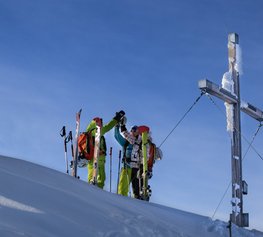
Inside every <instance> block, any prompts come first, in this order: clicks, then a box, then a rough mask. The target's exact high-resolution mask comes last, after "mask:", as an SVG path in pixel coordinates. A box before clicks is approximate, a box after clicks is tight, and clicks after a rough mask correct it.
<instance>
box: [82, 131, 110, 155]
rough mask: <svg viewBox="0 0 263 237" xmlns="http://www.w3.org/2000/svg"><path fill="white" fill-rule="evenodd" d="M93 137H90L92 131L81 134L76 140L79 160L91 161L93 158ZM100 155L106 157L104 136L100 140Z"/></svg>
mask: <svg viewBox="0 0 263 237" xmlns="http://www.w3.org/2000/svg"><path fill="white" fill-rule="evenodd" d="M94 146H95V137H94V136H92V130H91V131H89V132H83V133H81V134H80V135H79V139H78V151H79V158H81V159H86V160H92V159H93V157H94ZM99 149H100V155H106V151H107V147H106V141H105V138H104V136H101V138H100V147H99Z"/></svg>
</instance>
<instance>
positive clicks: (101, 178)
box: [87, 155, 106, 189]
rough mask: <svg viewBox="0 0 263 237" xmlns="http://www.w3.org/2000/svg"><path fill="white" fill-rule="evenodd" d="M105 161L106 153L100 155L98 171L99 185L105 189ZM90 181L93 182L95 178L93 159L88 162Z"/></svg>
mask: <svg viewBox="0 0 263 237" xmlns="http://www.w3.org/2000/svg"><path fill="white" fill-rule="evenodd" d="M105 162H106V157H105V155H102V156H99V157H98V173H97V185H98V187H99V188H101V189H103V187H104V183H105V179H106V174H105ZM87 167H88V183H92V178H93V159H92V160H90V161H89V162H88V165H87Z"/></svg>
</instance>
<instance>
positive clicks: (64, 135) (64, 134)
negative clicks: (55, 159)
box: [60, 126, 69, 174]
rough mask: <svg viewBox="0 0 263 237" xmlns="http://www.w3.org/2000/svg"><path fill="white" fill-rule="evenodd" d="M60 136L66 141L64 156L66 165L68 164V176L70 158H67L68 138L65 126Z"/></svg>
mask: <svg viewBox="0 0 263 237" xmlns="http://www.w3.org/2000/svg"><path fill="white" fill-rule="evenodd" d="M60 136H61V137H63V139H64V155H65V164H66V173H67V174H68V173H69V171H68V156H67V138H66V127H65V126H63V127H62V129H61V130H60Z"/></svg>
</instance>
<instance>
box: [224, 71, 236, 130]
mask: <svg viewBox="0 0 263 237" xmlns="http://www.w3.org/2000/svg"><path fill="white" fill-rule="evenodd" d="M222 88H223V89H225V90H227V91H229V92H230V93H232V94H233V95H234V81H233V79H232V74H231V72H226V73H224V75H223V78H222ZM224 104H225V107H226V117H227V131H228V132H233V131H234V121H233V120H234V112H233V105H232V104H229V103H227V102H225V103H224Z"/></svg>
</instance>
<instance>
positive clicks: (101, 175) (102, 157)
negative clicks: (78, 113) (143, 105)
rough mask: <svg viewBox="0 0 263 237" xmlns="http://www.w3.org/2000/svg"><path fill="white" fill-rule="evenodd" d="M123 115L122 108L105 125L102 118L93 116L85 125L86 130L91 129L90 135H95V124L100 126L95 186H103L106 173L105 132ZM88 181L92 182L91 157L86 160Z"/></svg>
mask: <svg viewBox="0 0 263 237" xmlns="http://www.w3.org/2000/svg"><path fill="white" fill-rule="evenodd" d="M124 115H125V112H124V111H123V110H121V111H119V112H117V113H116V115H115V117H114V118H113V119H112V120H111V121H110V122H109V123H107V124H106V125H103V121H102V118H99V117H96V118H94V119H93V120H92V121H91V122H90V124H89V125H88V126H87V129H86V131H87V132H89V131H92V136H93V137H95V135H96V129H97V126H99V127H101V134H100V135H101V137H100V145H99V157H98V173H97V186H98V187H99V188H101V189H103V187H104V183H105V179H106V174H105V162H106V152H107V146H106V140H105V137H104V135H105V133H107V132H108V131H110V130H111V129H112V128H113V127H114V126H115V125H117V124H118V122H119V121H120V120H121V118H122V117H123V116H124ZM87 167H88V182H89V183H92V181H93V180H92V178H93V158H92V159H91V160H89V161H88V165H87Z"/></svg>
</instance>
